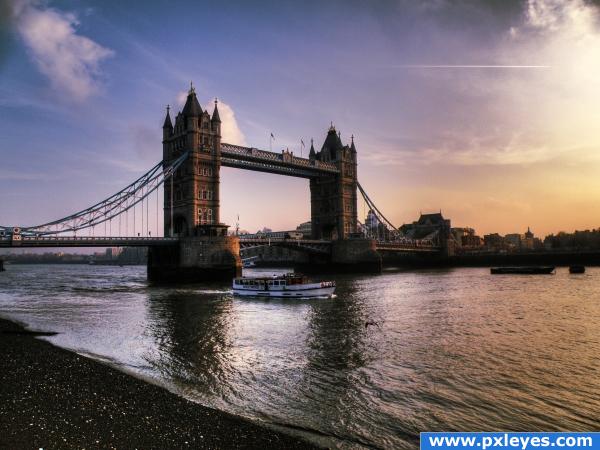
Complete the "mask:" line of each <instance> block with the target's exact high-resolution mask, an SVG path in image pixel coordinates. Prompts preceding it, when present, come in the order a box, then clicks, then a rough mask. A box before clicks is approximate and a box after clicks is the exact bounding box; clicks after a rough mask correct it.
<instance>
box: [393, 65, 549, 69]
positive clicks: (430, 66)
mask: <svg viewBox="0 0 600 450" xmlns="http://www.w3.org/2000/svg"><path fill="white" fill-rule="evenodd" d="M392 67H395V68H399V69H549V68H551V67H552V66H534V65H527V66H519V65H506V64H400V65H397V66H392Z"/></svg>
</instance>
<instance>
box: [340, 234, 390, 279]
mask: <svg viewBox="0 0 600 450" xmlns="http://www.w3.org/2000/svg"><path fill="white" fill-rule="evenodd" d="M331 264H332V266H333V267H334V268H335V269H336V272H354V273H381V255H380V254H379V253H377V249H376V246H375V241H374V240H373V239H340V240H337V241H333V242H332V245H331Z"/></svg>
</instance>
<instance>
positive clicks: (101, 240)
mask: <svg viewBox="0 0 600 450" xmlns="http://www.w3.org/2000/svg"><path fill="white" fill-rule="evenodd" d="M177 242H179V238H176V237H175V238H171V237H166V238H165V237H141V236H134V237H122V236H97V237H92V236H39V237H38V236H21V239H20V240H16V241H13V240H12V239H11V238H10V237H8V238H1V239H0V248H1V247H14V248H19V247H21V248H23V247H25V248H32V247H149V246H155V245H173V244H176V243H177Z"/></svg>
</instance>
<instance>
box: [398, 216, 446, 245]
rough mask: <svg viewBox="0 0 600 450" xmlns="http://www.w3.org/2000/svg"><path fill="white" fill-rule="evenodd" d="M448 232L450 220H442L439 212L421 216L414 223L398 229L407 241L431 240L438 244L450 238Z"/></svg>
mask: <svg viewBox="0 0 600 450" xmlns="http://www.w3.org/2000/svg"><path fill="white" fill-rule="evenodd" d="M450 230H451V224H450V219H444V216H442V213H441V212H439V213H433V214H421V216H420V217H419V220H417V221H416V222H413V223H411V224H404V225H402V226H401V227H400V231H401V232H402V233H403V234H404V236H406V237H407V238H409V239H431V240H438V241H439V242H441V241H445V240H447V239H449V238H451V232H450Z"/></svg>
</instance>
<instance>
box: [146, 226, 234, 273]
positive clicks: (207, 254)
mask: <svg viewBox="0 0 600 450" xmlns="http://www.w3.org/2000/svg"><path fill="white" fill-rule="evenodd" d="M241 272H242V261H241V259H240V242H239V239H238V238H237V237H235V236H194V237H185V238H181V240H180V241H179V243H178V244H175V245H173V246H167V247H150V248H149V249H148V280H149V281H150V282H151V283H156V284H168V283H202V282H210V281H231V279H232V278H234V277H236V276H239V275H240V274H241Z"/></svg>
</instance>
